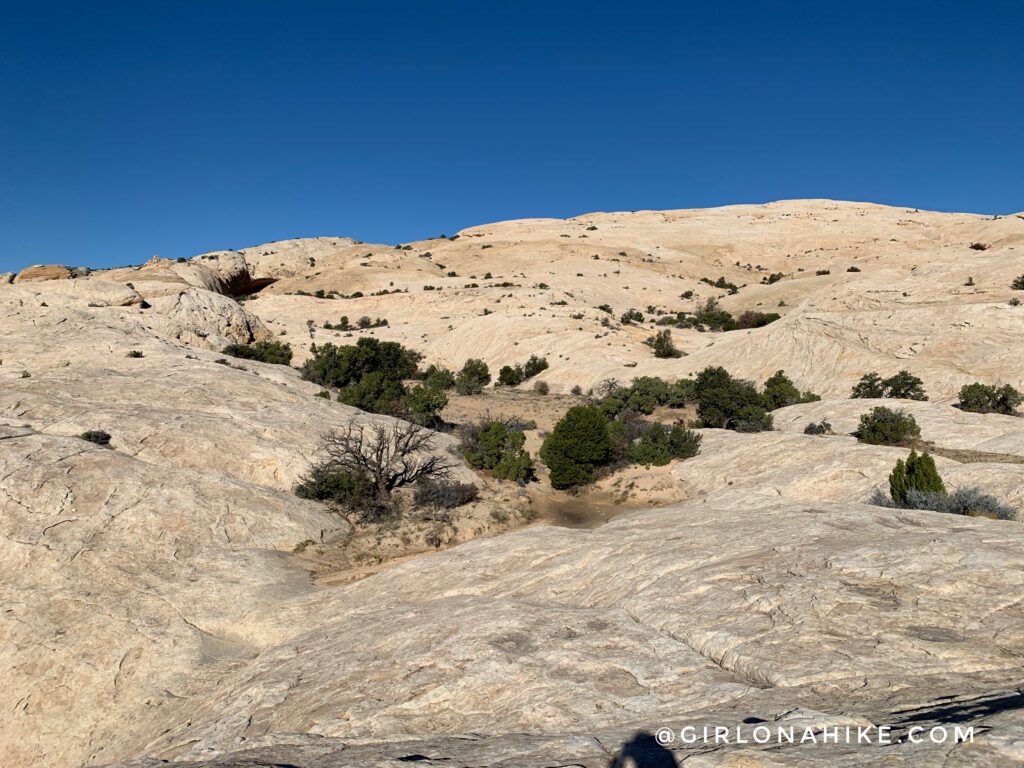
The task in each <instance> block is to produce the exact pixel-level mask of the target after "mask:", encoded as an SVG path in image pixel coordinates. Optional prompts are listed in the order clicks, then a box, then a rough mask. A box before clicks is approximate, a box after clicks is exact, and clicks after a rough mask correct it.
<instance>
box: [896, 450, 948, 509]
mask: <svg viewBox="0 0 1024 768" xmlns="http://www.w3.org/2000/svg"><path fill="white" fill-rule="evenodd" d="M911 490H914V491H919V492H921V493H937V494H942V495H943V496H945V495H946V486H945V484H944V483H943V482H942V478H941V477H940V476H939V471H938V469H936V468H935V459H933V458H932V457H931V456H930V455H929V454H928V453H922V454H920V455H919V454H918V453H917V451H915V450H913V449H911V451H910V455H909V456H908V457H907V460H906V461H904V460H903V459H899V460H898V461H897V462H896V466H895V467H894V468H893V470H892V472H891V473H890V474H889V495H890V496H891V497H892V500H893V501H895V502H897V503H898V504H905V503H906V501H907V494H908V493H909V492H910V491H911Z"/></svg>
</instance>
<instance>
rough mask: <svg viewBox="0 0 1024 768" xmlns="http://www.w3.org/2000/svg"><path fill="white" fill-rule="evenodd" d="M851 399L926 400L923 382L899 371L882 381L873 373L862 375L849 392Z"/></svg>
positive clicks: (908, 372) (905, 372) (906, 372)
mask: <svg viewBox="0 0 1024 768" xmlns="http://www.w3.org/2000/svg"><path fill="white" fill-rule="evenodd" d="M850 397H852V398H879V397H891V398H895V399H902V400H927V399H928V395H927V394H925V391H924V385H923V382H922V381H921V380H920V379H919V378H917V376H914V375H913V374H911V373H910V371H900V372H899V373H897V374H896V375H895V376H890V377H889V378H888V379H883V378H882V377H881V376H879V375H878V374H877V373H876V372H875V371H871V372H870V373H866V374H864V375H863V376H862V377H861V379H860V381H859V382H857V384H856V385H854V387H853V390H852V391H851V392H850Z"/></svg>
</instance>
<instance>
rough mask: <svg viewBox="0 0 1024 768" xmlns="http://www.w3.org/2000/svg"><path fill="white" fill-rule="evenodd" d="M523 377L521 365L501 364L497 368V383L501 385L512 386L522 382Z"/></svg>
mask: <svg viewBox="0 0 1024 768" xmlns="http://www.w3.org/2000/svg"><path fill="white" fill-rule="evenodd" d="M524 378H525V376H524V374H523V369H522V366H519V365H517V366H515V367H514V368H513V367H512V366H511V365H503V366H501V368H500V369H499V370H498V384H499V385H500V386H502V387H514V386H516V385H517V384H522V383H523V379H524Z"/></svg>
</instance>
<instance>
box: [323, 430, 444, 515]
mask: <svg viewBox="0 0 1024 768" xmlns="http://www.w3.org/2000/svg"><path fill="white" fill-rule="evenodd" d="M322 448H323V450H324V452H325V453H326V454H327V459H326V461H325V462H324V464H323V465H324V466H326V467H329V468H331V469H335V470H340V471H344V472H351V473H354V474H362V473H365V474H366V475H367V476H368V477H369V478H370V480H371V481H372V482H373V485H374V487H375V489H376V492H377V496H378V498H379V499H380V500H382V501H385V500H387V499H389V498H390V497H391V491H393V490H394V489H395V488H399V487H401V486H404V485H409V484H411V483H415V482H416V481H417V480H424V479H427V478H429V479H433V480H444V479H446V478H447V477H448V476H449V474H450V473H451V470H452V468H453V467H454V466H455V462H453V461H452V460H450V459H449V458H447V457H445V456H444V455H442V454H438V453H436V452H435V450H434V433H433V432H432V431H431V430H429V429H427V428H426V427H423V426H420V425H419V424H414V423H412V422H408V421H399V420H397V419H396V420H393V421H390V422H376V423H374V424H371V425H363V424H358V423H357V422H355V421H354V420H353V421H350V422H349V423H348V424H347V425H346V426H345V427H342V428H341V429H334V430H331V431H329V432H327V433H325V434H324V435H323V438H322Z"/></svg>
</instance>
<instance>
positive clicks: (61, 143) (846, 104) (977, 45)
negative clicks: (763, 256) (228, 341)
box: [0, 0, 1024, 271]
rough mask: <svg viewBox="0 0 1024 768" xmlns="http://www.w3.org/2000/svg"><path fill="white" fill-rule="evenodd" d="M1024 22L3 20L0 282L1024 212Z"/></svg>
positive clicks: (323, 7) (341, 11) (810, 9)
mask: <svg viewBox="0 0 1024 768" xmlns="http://www.w3.org/2000/svg"><path fill="white" fill-rule="evenodd" d="M1022 33H1024V4H1022V3H1019V2H1005V3H994V2H988V3H986V2H971V3H967V2H959V3H950V2H941V1H939V2H898V1H897V0H890V2H885V3H874V2H844V3H839V2H835V3H823V2H795V1H794V2H771V3H770V2H717V1H716V2H706V0H705V2H701V3H690V2H674V3H667V2H666V3H646V2H632V3H603V2H587V3H571V2H552V1H551V0H548V1H547V2H543V3H537V2H531V1H530V0H520V1H518V2H486V1H485V0H479V1H478V2H427V1H426V0H424V1H423V2H408V3H406V2H392V3H385V2H379V1H378V2H352V3H345V2H304V1H303V0H290V1H289V2H284V1H283V0H282V2H261V1H260V0H248V1H247V2H241V1H239V2H223V1H221V0H204V1H203V2H191V1H190V0H174V1H164V2H158V1H156V0H146V1H138V0H136V1H134V2H104V1H103V0H91V1H90V2H88V3H83V2H76V3H56V2H45V0H37V2H33V3H28V2H24V3H5V4H4V5H3V7H2V8H0V271H3V270H5V269H16V268H20V267H23V266H26V265H28V264H33V263H53V262H56V263H65V264H76V265H87V266H105V265H111V264H126V263H140V262H142V261H144V260H145V259H147V258H149V257H150V256H151V255H153V254H155V253H158V254H160V255H162V256H168V257H178V256H190V255H193V254H195V253H199V252H202V251H205V250H212V249H218V248H240V247H244V246H247V245H253V244H256V243H260V242H265V241H269V240H278V239H284V238H290V237H299V236H315V235H349V236H353V237H357V238H359V239H362V240H366V241H370V242H391V243H393V242H402V241H407V240H412V239H416V238H422V237H429V236H434V235H437V234H440V233H442V232H444V233H448V234H451V233H452V232H454V231H456V230H458V229H460V228H462V227H466V226H470V225H473V224H480V223H486V222H488V221H494V220H500V219H508V218H517V217H523V216H559V217H561V216H571V215H574V214H578V213H584V212H588V211H595V210H631V209H641V208H689V207H701V206H713V205H724V204H729V203H739V202H763V201H768V200H774V199H779V198H794V197H832V198H841V199H852V200H870V201H874V202H882V203H891V204H898V205H908V206H914V207H921V208H931V209H938V210H961V211H975V212H980V213H1009V212H1015V211H1020V210H1022V209H1024V45H1022V43H1021V35H1022Z"/></svg>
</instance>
